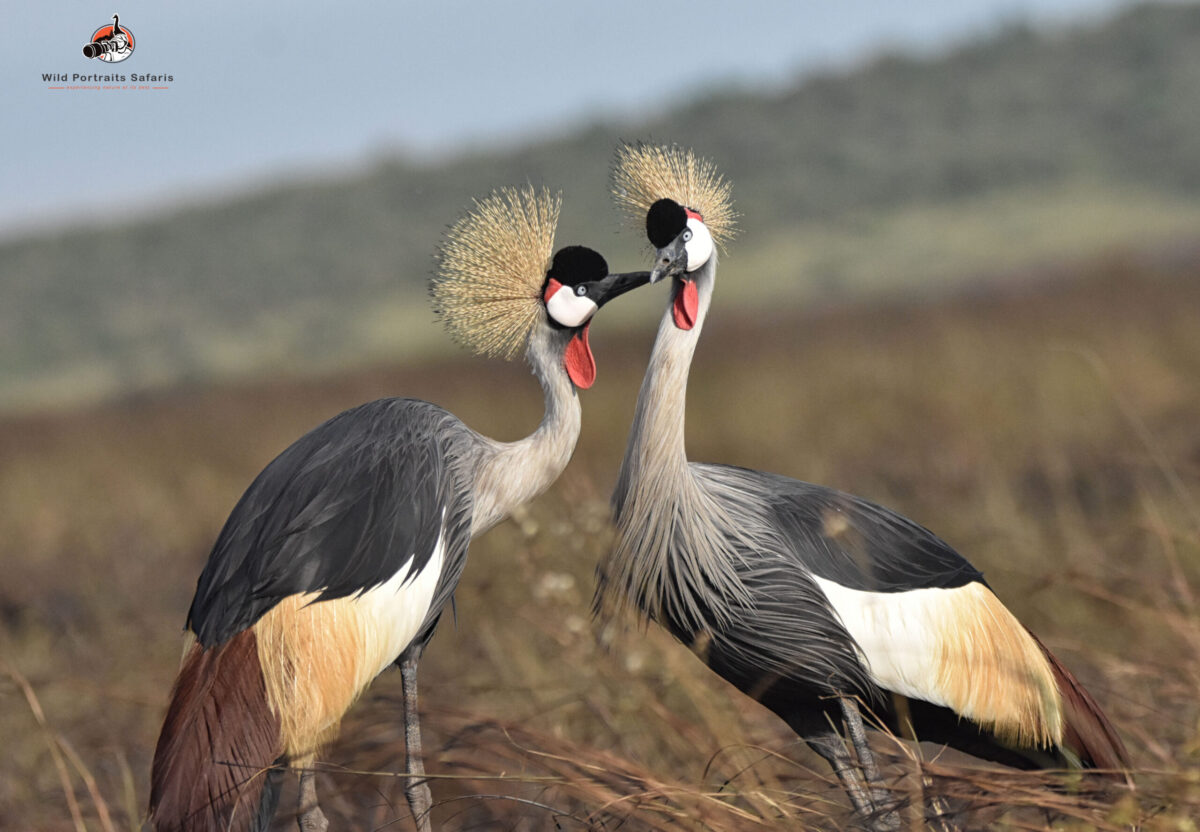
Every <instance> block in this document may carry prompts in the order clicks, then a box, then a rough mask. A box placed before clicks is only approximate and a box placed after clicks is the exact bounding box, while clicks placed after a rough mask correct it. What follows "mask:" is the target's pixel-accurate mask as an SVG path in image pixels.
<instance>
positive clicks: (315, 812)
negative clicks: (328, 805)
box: [296, 766, 329, 832]
mask: <svg viewBox="0 0 1200 832" xmlns="http://www.w3.org/2000/svg"><path fill="white" fill-rule="evenodd" d="M296 825H297V826H299V827H300V832H326V830H328V829H329V821H328V820H326V819H325V813H324V812H322V811H321V807H320V806H319V805H318V804H317V773H316V772H315V771H313V770H312V768H310V767H308V766H305V767H304V768H301V769H300V799H299V800H298V801H297V807H296Z"/></svg>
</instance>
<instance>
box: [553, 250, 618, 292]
mask: <svg viewBox="0 0 1200 832" xmlns="http://www.w3.org/2000/svg"><path fill="white" fill-rule="evenodd" d="M607 276H608V263H606V262H605V260H604V258H603V257H601V256H600V252H598V251H593V250H592V249H590V248H588V247H586V246H567V247H566V248H560V249H559V250H558V251H557V252H556V253H555V255H554V262H552V263H551V264H550V271H548V272H546V277H547V278H551V277H552V278H554V279H555V280H557V281H558V282H559V283H561V284H563V285H564V286H578V285H579V284H580V283H587V282H588V281H591V280H602V279H603V278H605V277H607Z"/></svg>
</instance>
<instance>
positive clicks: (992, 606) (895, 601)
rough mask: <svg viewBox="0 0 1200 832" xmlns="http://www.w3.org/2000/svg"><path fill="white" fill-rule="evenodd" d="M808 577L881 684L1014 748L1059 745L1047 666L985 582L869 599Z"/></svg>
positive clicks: (1054, 692) (1058, 709)
mask: <svg viewBox="0 0 1200 832" xmlns="http://www.w3.org/2000/svg"><path fill="white" fill-rule="evenodd" d="M813 580H815V581H816V582H817V585H818V586H820V587H821V589H822V591H824V593H825V596H826V597H827V598H828V599H829V603H830V605H832V606H833V608H834V610H835V611H836V612H837V614H838V617H839V618H840V619H841V621H842V624H843V625H844V626H845V628H846V629H847V630H848V631H849V633H850V635H851V636H852V637H853V638H854V640H855V641H856V642H857V643H858V647H859V650H860V652H861V656H862V660H863V663H864V664H865V665H866V666H867V671H868V673H870V675H871V678H872V679H874V680H875V682H876V683H877V684H878V685H879V686H880V687H882V688H884V689H885V690H890V691H895V692H896V693H899V694H903V695H904V696H909V697H913V698H915V699H923V700H925V701H926V702H932V703H933V704H935V705H942V706H943V707H947V708H950V709H951V710H953V711H954V712H955V713H957V714H958V715H959V716H965V717H968V718H970V719H973V720H975V721H976V722H978V723H980V724H981V725H984V726H986V727H988V728H989V729H990V730H992V731H994V732H995V733H996V734H997V735H998V736H1000V737H1002V738H1005V739H1008V740H1011V741H1013V742H1016V743H1017V744H1018V745H1022V746H1029V745H1047V744H1050V743H1060V742H1061V741H1062V731H1063V724H1062V697H1061V695H1060V694H1059V692H1058V684H1057V682H1056V681H1055V678H1054V673H1053V671H1052V670H1051V668H1050V663H1049V661H1048V660H1047V659H1046V657H1045V654H1043V653H1042V650H1041V648H1040V647H1038V645H1037V642H1035V641H1034V639H1033V637H1032V636H1030V635H1029V632H1028V631H1027V630H1026V629H1025V628H1024V627H1023V626H1021V623H1020V622H1019V621H1017V619H1016V618H1015V617H1013V615H1012V613H1010V612H1009V611H1008V610H1007V609H1006V608H1005V606H1004V605H1003V604H1001V603H1000V601H999V599H997V598H996V596H995V595H993V594H992V592H991V590H989V589H988V588H987V587H986V586H984V585H983V584H981V583H976V582H972V583H969V584H966V585H965V586H961V587H955V588H953V589H940V588H931V589H913V590H909V591H907V592H869V591H864V590H858V589H850V588H848V587H844V586H842V585H841V584H839V583H836V582H834V581H830V580H826V579H824V578H819V577H817V576H815V575H814V576H813Z"/></svg>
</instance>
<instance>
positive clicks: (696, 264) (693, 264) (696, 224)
mask: <svg viewBox="0 0 1200 832" xmlns="http://www.w3.org/2000/svg"><path fill="white" fill-rule="evenodd" d="M687 227H688V228H690V229H691V231H692V239H690V240H688V241H687V242H686V243H685V244H684V248H686V249H687V256H688V264H687V270H688V271H689V272H694V271H696V269H698V268H700V267H701V266H703V265H704V264H705V263H707V262H708V259H709V258H710V257H712V253H713V238H712V235H711V234H709V233H708V226H706V225H705V224H704V223H703V222H702V221H701V220H698V219H696V218H695V217H688V221H687Z"/></svg>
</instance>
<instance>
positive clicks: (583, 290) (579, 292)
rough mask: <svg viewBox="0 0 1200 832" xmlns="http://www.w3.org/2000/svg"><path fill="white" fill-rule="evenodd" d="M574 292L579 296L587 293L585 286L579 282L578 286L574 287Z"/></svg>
mask: <svg viewBox="0 0 1200 832" xmlns="http://www.w3.org/2000/svg"><path fill="white" fill-rule="evenodd" d="M575 294H576V295H578V296H579V297H583V296H584V295H586V294H587V287H586V286H584V285H583V284H582V283H580V284H579V285H578V286H576V287H575Z"/></svg>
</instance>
